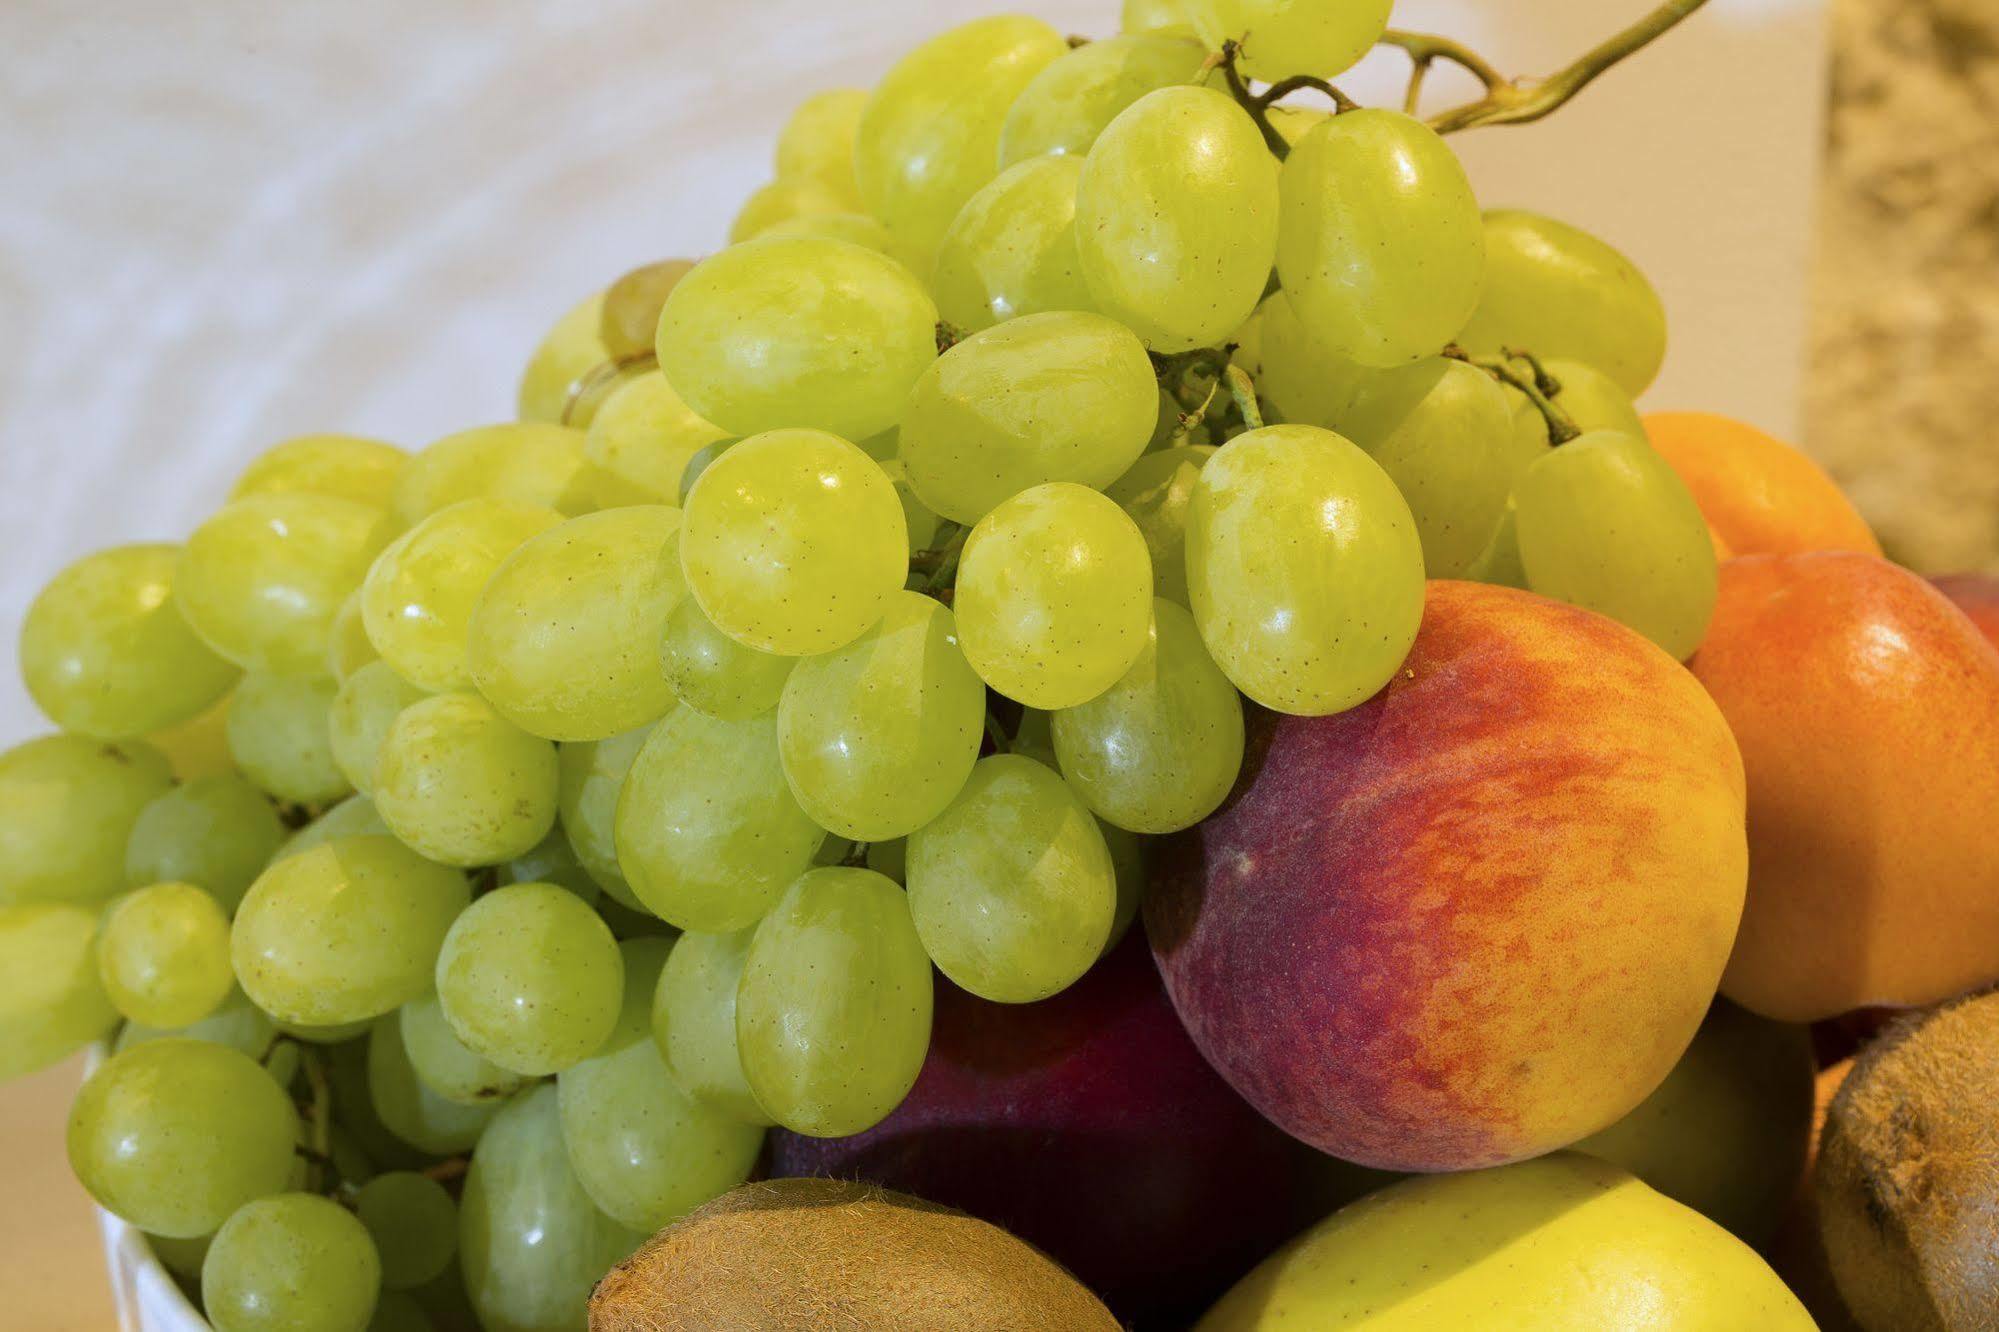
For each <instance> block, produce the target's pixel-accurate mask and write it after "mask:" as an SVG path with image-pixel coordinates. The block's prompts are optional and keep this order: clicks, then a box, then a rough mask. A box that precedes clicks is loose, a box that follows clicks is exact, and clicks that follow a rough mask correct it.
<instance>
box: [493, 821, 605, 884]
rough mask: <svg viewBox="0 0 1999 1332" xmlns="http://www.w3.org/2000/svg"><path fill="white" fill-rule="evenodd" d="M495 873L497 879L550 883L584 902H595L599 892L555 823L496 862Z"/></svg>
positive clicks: (504, 881) (502, 880) (506, 881)
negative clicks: (505, 859) (525, 846)
mask: <svg viewBox="0 0 1999 1332" xmlns="http://www.w3.org/2000/svg"><path fill="white" fill-rule="evenodd" d="M497 873H498V878H499V881H500V882H501V883H552V884H554V885H555V886H556V887H558V888H567V889H568V890H569V891H570V892H572V893H575V894H576V895H577V896H578V897H580V898H582V899H583V900H584V901H585V902H595V901H596V900H597V898H598V896H599V894H600V893H601V892H602V890H601V889H600V888H599V887H598V886H597V881H596V880H595V879H593V878H591V877H590V871H589V870H588V869H587V868H585V866H584V864H583V862H582V860H580V859H578V857H577V855H576V851H575V848H573V847H571V846H570V845H569V839H568V838H567V837H564V836H563V835H562V829H561V828H559V827H557V828H551V829H549V832H548V836H546V837H544V838H542V839H541V840H540V841H539V842H536V843H535V844H534V845H533V846H532V847H530V848H528V850H527V851H526V852H524V853H523V854H521V855H518V856H515V857H514V858H513V859H512V860H509V861H508V862H507V863H506V864H504V865H502V866H500V867H499V870H498V872H497Z"/></svg>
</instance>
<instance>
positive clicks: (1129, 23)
mask: <svg viewBox="0 0 1999 1332" xmlns="http://www.w3.org/2000/svg"><path fill="white" fill-rule="evenodd" d="M1118 31H1119V32H1126V33H1139V32H1161V33H1167V34H1169V35H1171V36H1174V37H1192V36H1193V35H1194V24H1193V22H1192V20H1190V19H1189V18H1188V17H1187V5H1186V0H1124V5H1123V10H1122V14H1121V17H1120V21H1119V23H1118Z"/></svg>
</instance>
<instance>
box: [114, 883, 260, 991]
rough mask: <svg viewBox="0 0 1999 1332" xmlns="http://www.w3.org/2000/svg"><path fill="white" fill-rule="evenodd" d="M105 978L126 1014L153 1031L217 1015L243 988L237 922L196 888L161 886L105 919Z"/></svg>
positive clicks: (143, 891)
mask: <svg viewBox="0 0 1999 1332" xmlns="http://www.w3.org/2000/svg"><path fill="white" fill-rule="evenodd" d="M97 974H98V977H99V979H101V980H102V981H103V982H104V993H105V994H106V995H108V996H109V997H110V999H111V1002H112V1004H113V1005H115V1006H116V1007H117V1009H118V1011H119V1012H120V1013H123V1014H124V1015H125V1016H126V1017H128V1018H130V1019H131V1020H132V1021H134V1022H143V1023H145V1024H146V1025H147V1026H149V1027H185V1026H189V1025H191V1024H193V1023H196V1022H199V1021H201V1020H202V1019H203V1018H205V1017H207V1016H208V1015H209V1014H210V1013H213V1012H214V1011H215V1010H216V1008H217V1007H218V1006H220V1004H221V1003H222V1001H223V1000H224V999H226V998H228V997H229V991H230V990H231V989H233V988H234V987H235V984H236V977H235V976H234V974H233V973H231V971H230V969H229V917H228V916H227V915H226V914H225V913H224V912H223V910H222V904H221V903H219V902H217V901H216V900H215V899H214V898H213V897H210V896H209V895H208V894H207V893H206V892H203V891H202V890H201V889H199V888H197V887H195V886H194V885H193V884H191V883H156V884H153V885H151V886H150V887H146V888H140V889H138V890H137V891H135V892H130V893H127V894H125V895H124V896H123V897H120V898H119V899H118V900H117V901H115V902H113V903H112V904H111V906H110V907H109V908H108V909H107V910H106V911H105V913H104V922H103V924H102V926H101V927H100V930H99V934H98V938H97Z"/></svg>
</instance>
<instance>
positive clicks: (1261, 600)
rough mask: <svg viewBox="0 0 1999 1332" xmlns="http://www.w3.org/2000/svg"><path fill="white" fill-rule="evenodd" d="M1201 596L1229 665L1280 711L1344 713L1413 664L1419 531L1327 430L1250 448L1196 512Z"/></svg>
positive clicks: (1192, 573)
mask: <svg viewBox="0 0 1999 1332" xmlns="http://www.w3.org/2000/svg"><path fill="white" fill-rule="evenodd" d="M1187 590H1188V592H1189V593H1190V594H1191V596H1192V600H1193V611H1194V621H1195V623H1197V624H1199V625H1200V627H1201V640H1202V641H1203V642H1204V643H1206V644H1207V646H1208V651H1209V652H1210V653H1211V654H1213V656H1214V658H1215V664H1216V665H1218V666H1220V667H1221V668H1222V671H1223V672H1224V673H1225V674H1226V675H1227V676H1228V677H1229V679H1230V681H1232V682H1233V683H1234V684H1235V687H1236V688H1238V689H1240V690H1242V692H1243V693H1245V694H1248V695H1249V696H1250V697H1251V698H1252V699H1254V700H1256V701H1257V702H1258V703H1261V704H1262V705H1263V706H1265V707H1267V708H1272V709H1275V710H1276V711H1279V712H1289V713H1294V714H1299V715H1305V716H1320V715H1324V714H1327V713H1334V712H1343V711H1345V710H1346V709H1347V708H1350V707H1353V706H1354V705H1355V704H1357V703H1360V702H1362V701H1364V700H1365V699H1367V698H1368V697H1369V696H1371V695H1372V694H1373V693H1374V692H1375V691H1376V690H1377V689H1379V688H1381V686H1383V685H1384V684H1386V683H1388V679H1389V677H1390V676H1391V675H1393V674H1394V673H1395V670H1396V668H1397V667H1399V666H1400V665H1401V664H1402V659H1403V658H1404V657H1406V656H1407V655H1408V654H1409V648H1410V645H1411V644H1412V643H1414V642H1415V639H1416V626H1417V623H1418V622H1419V621H1420V620H1421V619H1422V617H1423V548H1422V544H1421V542H1420V540H1419V539H1418V537H1417V535H1416V520H1415V519H1414V517H1412V516H1411V515H1410V512H1409V505H1408V504H1407V502H1405V501H1404V500H1403V498H1402V495H1401V493H1400V492H1399V491H1397V490H1396V489H1395V483H1394V482H1393V481H1391V480H1389V478H1388V474H1387V473H1386V472H1384V471H1382V470H1381V466H1380V464H1378V463H1376V462H1375V461H1374V460H1373V459H1372V458H1369V457H1368V456H1367V455H1366V454H1365V453H1363V452H1361V450H1360V449H1359V448H1358V447H1357V446H1356V445H1354V444H1353V443H1351V442H1349V441H1348V440H1346V439H1344V438H1342V437H1341V436H1339V435H1336V434H1334V433H1333V432H1332V431H1330V430H1321V429H1319V428H1318V427H1316V426H1268V427H1266V428H1264V429H1262V430H1252V431H1249V432H1248V433H1246V434H1242V435H1237V436H1236V437H1235V438H1234V439H1232V440H1230V441H1229V442H1228V443H1227V444H1224V445H1223V446H1222V447H1221V449H1220V450H1219V451H1218V452H1217V453H1216V454H1215V456H1214V457H1212V458H1210V459H1208V464H1207V466H1206V467H1204V468H1202V469H1201V479H1200V481H1199V482H1198V483H1196V485H1195V487H1194V502H1193V505H1192V506H1191V507H1190V508H1189V509H1188V512H1187Z"/></svg>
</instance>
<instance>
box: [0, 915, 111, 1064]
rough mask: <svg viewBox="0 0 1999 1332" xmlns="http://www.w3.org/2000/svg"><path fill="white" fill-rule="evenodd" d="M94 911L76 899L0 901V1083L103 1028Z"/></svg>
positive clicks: (107, 1021)
mask: <svg viewBox="0 0 1999 1332" xmlns="http://www.w3.org/2000/svg"><path fill="white" fill-rule="evenodd" d="M96 943H97V918H96V916H95V915H93V914H92V913H91V912H89V911H87V910H85V909H84V908H83V907H80V906H69V905H65V904H61V903H55V902H29V903H23V904H21V905H18V906H0V1082H5V1081H7V1080H8V1079H11V1078H17V1077H20V1076H21V1075H22V1074H24V1073H32V1072H34V1071H35V1070H36V1069H38V1068H45V1067H47V1066H48V1065H50V1064H53V1063H55V1062H56V1061H57V1060H59V1059H62V1058H63V1057H64V1056H66V1055H68V1054H69V1053H70V1051H72V1050H74V1049H76V1048H77V1047H78V1046H80V1045H85V1044H88V1043H89V1042H91V1041H94V1040H96V1039H97V1038H98V1037H100V1036H102V1035H104V1034H105V1033H106V1032H108V1031H110V1030H111V1028H112V1027H113V1026H115V1025H116V1024H117V1022H118V1013H117V1010H116V1009H114V1008H112V1006H111V1000H110V999H109V998H108V997H106V995H105V993H104V985H103V982H102V981H100V980H99V979H98V975H97V949H96Z"/></svg>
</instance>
